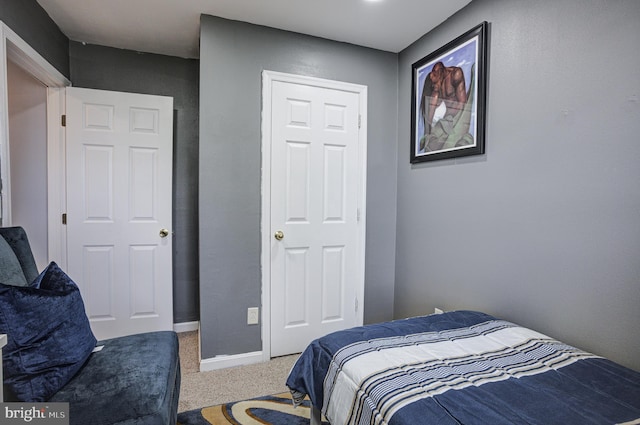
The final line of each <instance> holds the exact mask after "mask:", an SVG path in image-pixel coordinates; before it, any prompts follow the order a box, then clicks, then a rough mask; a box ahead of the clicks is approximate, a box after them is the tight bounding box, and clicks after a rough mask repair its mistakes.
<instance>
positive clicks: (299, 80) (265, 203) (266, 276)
mask: <svg viewBox="0 0 640 425" xmlns="http://www.w3.org/2000/svg"><path fill="white" fill-rule="evenodd" d="M274 81H281V82H285V83H294V84H304V85H310V86H317V87H322V88H328V89H334V90H342V91H348V92H354V93H357V94H358V99H359V109H360V112H359V113H360V122H359V125H360V131H359V134H358V137H359V140H358V162H359V165H358V167H359V170H358V176H359V180H360V181H359V184H358V211H359V214H360V220H359V222H358V253H359V258H358V262H359V267H358V281H359V282H358V284H357V285H358V290H357V296H358V299H359V300H360V302H361V303H362V304H364V266H365V254H364V248H365V233H366V193H367V188H366V183H367V87H366V86H362V85H359V84H352V83H344V82H340V81H334V80H325V79H321V78H316V77H306V76H300V75H294V74H286V73H281V72H275V71H268V70H264V71H263V72H262V145H261V149H262V172H261V175H262V196H261V207H262V219H261V226H260V235H261V247H262V249H261V255H260V261H261V263H262V267H261V272H262V276H261V278H262V300H261V301H262V314H261V323H262V360H263V361H268V360H269V359H270V357H271V279H270V277H271V238H272V235H271V202H270V201H271V114H272V110H271V91H272V84H273V82H274ZM363 312H364V305H362V306H360V307H359V308H358V312H357V314H358V315H359V320H360V322H362V320H363V317H364V314H363Z"/></svg>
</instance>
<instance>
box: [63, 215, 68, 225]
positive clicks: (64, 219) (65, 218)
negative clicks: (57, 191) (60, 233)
mask: <svg viewBox="0 0 640 425" xmlns="http://www.w3.org/2000/svg"><path fill="white" fill-rule="evenodd" d="M62 224H64V225H66V224H67V213H62Z"/></svg>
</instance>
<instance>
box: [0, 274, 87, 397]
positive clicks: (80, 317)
mask: <svg viewBox="0 0 640 425" xmlns="http://www.w3.org/2000/svg"><path fill="white" fill-rule="evenodd" d="M0 333H6V334H7V345H6V346H5V347H4V349H3V353H2V360H3V369H4V383H5V387H6V388H7V390H8V393H9V394H10V395H13V396H14V397H15V398H16V399H17V400H20V401H30V402H38V401H47V400H48V399H49V398H50V397H51V396H52V395H53V394H55V393H56V392H57V391H58V390H59V389H60V388H62V387H63V386H64V385H65V384H66V383H67V382H68V381H69V380H70V379H71V378H72V377H73V376H74V375H75V374H76V372H78V370H79V369H80V368H81V367H82V365H83V364H84V363H85V361H86V360H87V358H88V357H89V355H90V354H91V352H92V350H93V348H94V347H95V344H96V339H95V337H94V336H93V332H92V331H91V327H90V325H89V320H88V319H87V315H86V313H85V310H84V304H83V302H82V298H81V296H80V291H79V290H78V287H77V285H76V284H75V283H74V282H73V281H72V280H71V279H70V278H69V276H67V275H66V274H65V273H64V272H63V271H62V270H61V269H60V268H59V267H58V265H57V264H56V263H54V262H52V263H51V264H49V266H47V268H46V269H45V270H44V271H43V272H42V273H41V274H40V275H39V276H38V277H37V278H36V279H35V280H34V281H33V282H32V283H31V284H30V285H29V286H26V287H18V286H8V285H2V284H0Z"/></svg>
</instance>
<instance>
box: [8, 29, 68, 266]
mask: <svg viewBox="0 0 640 425" xmlns="http://www.w3.org/2000/svg"><path fill="white" fill-rule="evenodd" d="M7 59H10V60H11V61H13V62H14V63H16V64H17V65H18V66H20V67H21V68H23V69H24V70H25V71H27V72H28V73H29V74H31V75H33V77H35V78H36V79H38V80H39V81H41V82H42V83H43V84H44V85H45V86H47V87H48V89H47V179H48V208H47V210H48V229H49V234H48V240H49V246H48V252H49V259H50V260H54V261H56V262H58V263H59V264H60V266H62V267H63V268H64V267H65V266H66V254H65V253H66V242H65V232H64V226H63V225H62V223H61V220H60V217H61V214H62V212H64V210H63V208H64V205H65V203H64V193H65V191H64V169H65V163H64V155H62V157H61V156H60V152H64V128H63V127H62V126H61V125H60V116H61V115H62V114H63V111H64V94H62V95H60V92H61V90H63V88H64V87H67V86H70V85H71V82H70V81H69V80H68V79H67V78H66V77H65V76H64V75H62V74H61V73H60V72H59V71H58V70H57V69H56V68H55V67H54V66H53V65H51V64H50V63H49V62H47V60H46V59H44V58H43V57H42V56H41V55H40V54H39V53H38V52H36V51H35V49H33V48H32V47H31V46H30V45H29V44H28V43H27V42H25V41H24V40H23V39H22V38H21V37H20V36H19V35H17V34H16V33H15V32H14V31H13V30H12V29H11V28H9V27H8V26H7V25H5V24H4V23H3V22H1V21H0V61H1V64H0V81H1V83H0V178H1V179H2V181H3V182H4V183H3V184H4V188H3V191H4V194H3V196H2V198H3V202H2V217H3V224H4V225H5V226H8V225H11V223H12V220H11V204H10V202H9V201H10V199H11V184H10V180H9V176H10V164H9V161H8V158H9V124H8V123H9V112H8V101H9V99H8V88H7ZM61 97H62V99H61Z"/></svg>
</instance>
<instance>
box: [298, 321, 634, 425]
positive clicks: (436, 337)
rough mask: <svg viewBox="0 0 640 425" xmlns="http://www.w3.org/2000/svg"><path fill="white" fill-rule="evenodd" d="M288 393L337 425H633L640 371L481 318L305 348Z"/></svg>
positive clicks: (384, 330) (410, 326) (376, 329)
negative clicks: (306, 399) (306, 401)
mask: <svg viewBox="0 0 640 425" xmlns="http://www.w3.org/2000/svg"><path fill="white" fill-rule="evenodd" d="M287 386H288V387H289V388H290V389H291V391H292V393H293V394H294V398H295V397H301V396H303V395H308V396H309V397H310V399H311V402H312V403H313V405H314V406H316V407H318V408H321V409H322V412H323V414H324V415H325V416H326V417H327V419H328V420H329V421H330V422H331V423H332V424H334V425H342V424H374V423H375V424H389V425H400V424H405V425H416V424H541V425H542V424H544V425H547V424H563V425H566V424H581V425H582V424H622V423H629V424H640V373H638V372H635V371H633V370H631V369H628V368H625V367H622V366H620V365H618V364H616V363H614V362H611V361H609V360H607V359H604V358H601V357H598V356H595V355H593V354H591V353H587V352H584V351H582V350H579V349H577V348H575V347H571V346H569V345H566V344H563V343H561V342H559V341H556V340H553V339H551V338H549V337H547V336H545V335H542V334H539V333H537V332H535V331H532V330H530V329H526V328H522V327H520V326H518V325H515V324H513V323H510V322H506V321H502V320H499V319H497V318H494V317H492V316H489V315H487V314H484V313H478V312H471V311H457V312H449V313H445V314H440V315H430V316H424V317H416V318H411V319H405V320H397V321H392V322H386V323H382V324H375V325H367V326H362V327H357V328H352V329H348V330H345V331H339V332H335V333H333V334H330V335H327V336H325V337H322V338H319V339H317V340H315V341H313V342H312V343H311V344H310V345H309V346H308V347H307V349H306V350H305V352H304V353H303V354H302V355H301V356H300V358H299V360H298V361H297V363H296V364H295V365H294V367H293V369H292V371H291V373H290V375H289V377H288V379H287Z"/></svg>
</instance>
